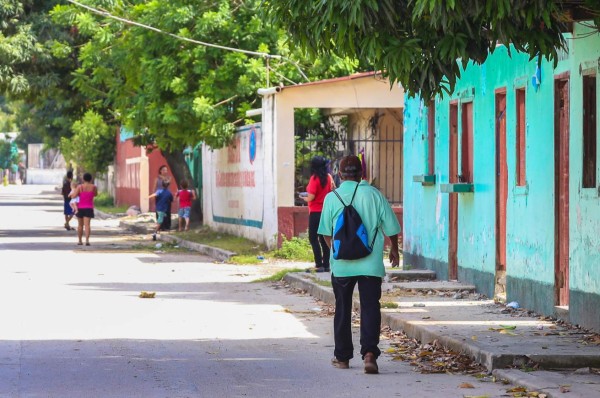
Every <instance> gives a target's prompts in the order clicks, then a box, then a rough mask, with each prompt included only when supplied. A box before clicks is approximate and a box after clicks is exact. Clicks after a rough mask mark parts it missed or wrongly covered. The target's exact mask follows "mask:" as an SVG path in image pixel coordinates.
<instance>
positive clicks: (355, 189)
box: [350, 182, 360, 204]
mask: <svg viewBox="0 0 600 398" xmlns="http://www.w3.org/2000/svg"><path fill="white" fill-rule="evenodd" d="M359 185H360V182H359V183H358V184H356V188H354V193H353V194H352V199H350V204H352V202H354V196H355V195H356V191H358V186H359Z"/></svg>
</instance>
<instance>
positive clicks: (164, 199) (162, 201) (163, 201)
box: [148, 179, 173, 240]
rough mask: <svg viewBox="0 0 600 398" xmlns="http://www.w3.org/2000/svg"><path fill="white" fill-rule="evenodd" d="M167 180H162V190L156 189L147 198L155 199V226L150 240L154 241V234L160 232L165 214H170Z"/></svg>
mask: <svg viewBox="0 0 600 398" xmlns="http://www.w3.org/2000/svg"><path fill="white" fill-rule="evenodd" d="M169 184H170V182H169V180H167V179H164V180H162V188H161V189H157V190H156V192H155V193H153V194H152V195H150V196H148V198H156V224H155V226H154V233H153V234H152V240H156V234H157V233H158V231H160V226H161V224H162V223H163V221H164V219H165V217H166V216H167V214H170V213H171V203H172V202H173V194H172V193H171V191H169Z"/></svg>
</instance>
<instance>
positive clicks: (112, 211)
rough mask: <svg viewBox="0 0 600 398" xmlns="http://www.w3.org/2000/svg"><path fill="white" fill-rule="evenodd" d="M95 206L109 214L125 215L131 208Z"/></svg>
mask: <svg viewBox="0 0 600 398" xmlns="http://www.w3.org/2000/svg"><path fill="white" fill-rule="evenodd" d="M94 206H95V207H96V208H97V209H98V210H100V211H103V212H105V213H109V214H118V213H125V212H126V211H127V209H128V208H129V206H97V205H96V204H95V203H94Z"/></svg>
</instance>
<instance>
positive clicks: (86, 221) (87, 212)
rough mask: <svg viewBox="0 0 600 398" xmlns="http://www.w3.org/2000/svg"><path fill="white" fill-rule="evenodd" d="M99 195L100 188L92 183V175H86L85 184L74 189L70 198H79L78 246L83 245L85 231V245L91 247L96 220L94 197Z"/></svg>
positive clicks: (84, 177) (77, 215)
mask: <svg viewBox="0 0 600 398" xmlns="http://www.w3.org/2000/svg"><path fill="white" fill-rule="evenodd" d="M96 195H98V188H96V186H95V185H94V184H93V183H92V175H91V174H90V173H85V174H84V175H83V184H81V185H79V186H78V187H77V189H74V190H73V191H72V192H71V194H70V197H71V198H75V197H77V196H79V205H78V206H77V214H76V217H77V238H78V240H79V242H78V243H77V244H78V245H82V244H83V242H82V238H83V230H84V229H85V245H86V246H89V245H90V234H91V232H92V230H91V220H92V218H94V197H96Z"/></svg>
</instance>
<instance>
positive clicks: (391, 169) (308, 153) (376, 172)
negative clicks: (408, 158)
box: [295, 126, 403, 206]
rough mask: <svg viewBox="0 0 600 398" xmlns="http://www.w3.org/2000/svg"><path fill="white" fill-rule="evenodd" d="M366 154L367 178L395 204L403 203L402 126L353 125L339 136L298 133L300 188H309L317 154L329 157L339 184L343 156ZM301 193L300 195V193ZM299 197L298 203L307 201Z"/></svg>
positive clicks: (363, 155) (297, 169)
mask: <svg viewBox="0 0 600 398" xmlns="http://www.w3.org/2000/svg"><path fill="white" fill-rule="evenodd" d="M350 154H352V155H357V156H361V157H362V158H363V178H364V179H366V180H367V181H369V183H371V185H373V186H375V187H377V188H378V189H379V190H380V191H381V192H382V193H383V194H384V196H385V197H386V198H387V199H388V201H389V202H390V204H392V205H401V204H402V194H403V178H402V165H403V153H402V131H401V128H400V127H390V126H385V127H382V128H379V129H369V128H366V129H365V128H362V129H359V128H350V131H349V132H340V133H339V134H338V137H336V138H326V139H325V138H322V137H320V136H319V135H317V134H310V133H309V134H305V135H304V136H303V137H299V136H296V181H295V188H296V192H303V191H305V190H306V185H307V184H308V180H309V178H310V161H311V159H312V157H313V156H317V155H320V156H324V157H325V158H327V159H329V160H330V161H331V162H330V165H329V171H330V173H331V174H332V176H334V180H335V182H336V185H339V183H340V181H339V178H338V177H337V165H338V163H339V160H340V159H341V158H342V157H343V156H346V155H350ZM296 197H297V195H296ZM304 204H305V203H304V201H302V200H296V205H298V206H302V205H304Z"/></svg>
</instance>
